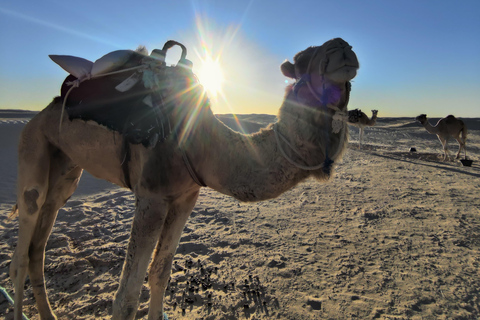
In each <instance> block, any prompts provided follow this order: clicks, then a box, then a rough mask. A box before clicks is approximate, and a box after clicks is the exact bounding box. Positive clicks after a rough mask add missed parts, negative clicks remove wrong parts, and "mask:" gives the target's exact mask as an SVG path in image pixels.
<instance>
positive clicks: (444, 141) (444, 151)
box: [438, 137, 450, 161]
mask: <svg viewBox="0 0 480 320" xmlns="http://www.w3.org/2000/svg"><path fill="white" fill-rule="evenodd" d="M438 139H439V140H440V142H441V143H442V147H443V161H445V160H447V159H448V160H450V157H449V156H448V149H447V139H444V138H441V137H438Z"/></svg>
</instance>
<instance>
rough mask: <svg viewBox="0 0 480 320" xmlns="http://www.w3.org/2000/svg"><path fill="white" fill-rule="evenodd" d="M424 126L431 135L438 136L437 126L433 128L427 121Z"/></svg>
mask: <svg viewBox="0 0 480 320" xmlns="http://www.w3.org/2000/svg"><path fill="white" fill-rule="evenodd" d="M422 125H423V126H424V127H425V129H427V131H428V132H429V133H432V134H437V133H438V128H437V127H436V126H435V127H434V126H432V125H431V124H430V122H429V121H428V120H425V121H424V122H423V123H422Z"/></svg>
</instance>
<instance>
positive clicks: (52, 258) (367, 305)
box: [0, 110, 480, 320]
mask: <svg viewBox="0 0 480 320" xmlns="http://www.w3.org/2000/svg"><path fill="white" fill-rule="evenodd" d="M30 116H31V114H26V113H21V112H19V113H17V114H13V112H10V113H9V112H3V113H0V146H1V151H2V152H1V155H0V170H1V172H0V173H1V175H0V191H1V192H0V197H1V198H0V218H1V219H0V286H3V287H5V288H6V289H7V290H8V291H9V292H10V293H12V292H13V288H12V284H11V282H10V280H9V278H8V266H9V263H10V257H11V254H12V252H13V250H14V248H15V244H16V241H17V219H14V220H13V221H7V220H6V216H7V215H8V213H9V210H10V208H11V205H12V204H13V203H14V202H15V194H14V189H15V179H16V178H15V171H16V154H15V151H16V143H17V141H18V134H19V132H20V130H21V128H22V127H23V125H24V123H25V122H26V121H27V120H28V118H29V117H30ZM379 116H380V117H381V110H380V113H379ZM221 119H223V120H224V122H225V123H227V124H229V125H232V124H233V123H234V121H232V119H231V117H229V116H222V117H221ZM240 119H241V122H242V123H243V124H244V125H245V128H246V130H247V131H256V130H257V129H258V128H259V127H260V126H262V125H263V124H264V123H267V122H269V121H274V117H273V116H258V115H250V116H241V117H240ZM463 120H465V121H466V123H467V125H468V128H469V137H468V142H467V148H468V155H469V157H470V158H471V159H473V160H474V163H473V166H472V167H464V166H462V164H461V163H460V162H459V161H458V160H452V161H448V162H442V161H441V159H440V156H441V145H440V142H439V141H438V139H437V138H436V136H434V135H431V134H428V133H427V132H426V131H425V129H424V128H423V127H421V126H420V125H419V124H418V123H415V122H414V120H413V119H412V118H380V119H379V121H378V123H377V125H376V126H375V127H373V128H367V129H366V134H365V140H364V142H365V144H366V145H365V147H364V148H363V149H362V150H358V146H357V143H356V139H357V137H358V131H357V130H356V129H355V128H351V130H350V132H351V140H352V142H351V143H350V145H349V149H348V152H347V153H346V155H345V157H344V160H343V162H342V163H341V164H340V165H339V166H338V169H337V173H336V175H335V177H334V178H333V179H332V180H331V181H330V182H328V183H325V184H321V183H318V182H316V181H313V180H309V181H307V182H306V183H303V184H301V185H299V186H297V187H296V188H294V189H292V190H290V191H288V192H286V193H285V194H283V195H282V196H281V197H279V198H277V199H275V200H271V201H264V202H260V203H249V204H245V203H240V202H238V201H237V200H234V199H232V198H230V197H227V196H224V195H222V194H219V193H217V192H215V191H213V190H211V189H208V188H205V189H203V190H202V193H201V196H200V198H199V201H198V202H197V205H196V207H195V209H194V211H193V213H192V215H191V217H190V219H189V221H188V223H187V225H186V226H185V229H184V233H183V237H182V239H181V243H180V246H179V248H178V250H177V254H176V256H175V264H174V266H173V268H172V277H171V282H170V287H169V288H168V290H167V293H166V305H165V309H166V312H167V314H168V316H169V318H170V319H252V320H253V319H424V320H425V319H479V318H480V271H479V266H480V197H479V195H480V179H479V177H480V165H479V160H480V119H463ZM431 121H432V123H435V122H436V121H435V120H431ZM450 146H451V147H450V149H451V150H452V151H455V152H456V151H457V148H458V147H457V145H456V142H454V141H451V142H450ZM411 147H415V148H416V150H417V152H415V153H412V152H410V151H409V150H410V148H411ZM82 179H83V180H82V182H81V186H80V188H79V190H78V192H77V193H76V195H75V196H74V197H73V198H72V199H71V200H70V201H69V202H68V203H67V205H66V206H65V208H63V209H61V211H60V213H59V215H58V219H57V222H56V225H55V227H54V230H53V232H52V235H51V237H50V240H49V242H48V245H47V253H46V262H45V274H46V284H47V288H48V291H49V296H50V300H51V302H52V305H53V308H54V310H55V312H56V314H57V316H58V317H59V319H96V318H102V319H103V318H109V314H110V312H111V305H112V299H113V296H114V293H115V290H116V288H117V286H118V280H119V275H120V272H121V268H122V263H123V258H124V255H125V249H126V245H127V241H128V238H129V230H130V225H131V222H132V219H133V211H134V199H133V196H132V195H131V194H130V192H129V191H127V190H123V189H119V188H116V187H113V186H111V185H110V184H108V183H105V182H102V181H99V180H96V179H94V178H92V177H91V176H88V175H84V177H83V178H82ZM187 282H188V285H187ZM26 288H27V290H26V295H25V304H26V306H25V308H24V309H25V313H26V315H27V316H28V317H30V319H39V317H38V315H37V313H36V307H35V304H34V299H33V295H32V291H31V288H30V286H29V282H28V280H27V284H26ZM148 298H149V293H148V288H147V287H146V285H145V286H144V287H143V289H142V293H141V306H140V308H139V311H138V313H137V318H138V319H146V314H147V312H148V306H147V303H148ZM12 310H13V308H12V307H11V306H10V305H9V304H8V302H7V301H6V299H4V298H3V297H1V296H0V318H5V319H12V318H13V317H12Z"/></svg>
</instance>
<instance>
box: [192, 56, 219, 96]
mask: <svg viewBox="0 0 480 320" xmlns="http://www.w3.org/2000/svg"><path fill="white" fill-rule="evenodd" d="M198 79H199V80H200V84H201V85H203V87H204V88H205V90H206V91H208V93H210V94H211V95H212V96H213V97H214V98H215V97H217V94H218V93H220V92H221V91H222V84H223V80H224V79H223V72H222V68H221V66H220V63H219V62H218V60H213V59H212V58H211V57H207V58H206V59H205V60H203V61H202V65H201V66H200V70H199V71H198Z"/></svg>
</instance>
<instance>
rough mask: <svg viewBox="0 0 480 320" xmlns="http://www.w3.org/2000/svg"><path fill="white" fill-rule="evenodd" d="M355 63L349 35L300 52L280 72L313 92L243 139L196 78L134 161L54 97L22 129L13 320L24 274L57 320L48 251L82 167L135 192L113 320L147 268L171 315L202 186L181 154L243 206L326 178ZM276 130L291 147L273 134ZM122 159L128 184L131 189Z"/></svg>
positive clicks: (131, 314)
mask: <svg viewBox="0 0 480 320" xmlns="http://www.w3.org/2000/svg"><path fill="white" fill-rule="evenodd" d="M358 68H359V64H358V60H357V58H356V55H355V53H354V52H353V51H352V50H351V46H350V45H349V44H348V43H347V42H345V41H344V40H342V39H340V38H336V39H332V40H330V41H327V42H326V43H325V44H323V45H322V46H317V47H310V48H307V49H306V50H304V51H302V52H300V53H298V54H297V55H296V56H295V58H294V63H290V62H288V61H287V62H285V63H284V64H283V65H282V68H281V69H282V70H283V72H284V73H285V75H286V76H289V77H293V78H294V79H297V80H299V79H300V78H303V79H304V75H305V74H308V75H309V79H308V81H309V83H308V84H309V85H308V86H307V85H304V84H305V81H303V82H301V83H300V81H297V83H296V84H295V85H293V86H288V87H287V89H286V94H285V99H284V101H283V103H282V106H281V108H280V111H279V114H278V122H276V123H275V124H271V125H270V126H269V127H267V128H265V129H263V130H261V131H260V132H257V133H255V134H252V135H244V134H241V133H238V132H234V131H232V130H231V129H229V128H228V127H227V126H225V125H224V124H223V123H222V122H220V121H219V120H217V119H216V118H215V116H214V114H213V113H212V110H211V109H210V103H209V100H208V98H207V97H206V96H205V92H204V90H203V88H202V87H201V86H200V85H199V84H198V83H194V82H193V83H191V85H189V86H188V87H186V88H185V90H180V91H176V92H175V95H174V96H173V97H170V98H171V101H172V103H173V104H175V109H173V110H172V111H171V112H170V113H169V115H168V116H169V117H170V120H171V123H172V124H175V127H176V129H175V134H172V135H170V136H168V137H167V138H166V139H165V141H162V142H159V143H157V144H156V145H155V146H145V145H143V144H133V143H128V148H129V152H130V156H129V157H128V159H125V148H124V146H123V144H124V139H123V137H122V134H121V133H120V132H118V131H113V130H111V129H109V128H107V127H105V126H102V125H100V124H98V123H96V122H94V121H91V120H90V121H84V120H81V119H69V118H68V116H67V115H65V116H63V117H62V118H61V114H62V102H63V101H62V98H61V97H58V98H55V99H54V100H53V102H52V103H50V105H48V106H47V107H46V108H45V109H44V110H43V111H41V112H40V113H39V114H38V115H36V116H35V117H34V118H33V119H32V120H31V121H30V122H29V123H28V124H27V125H26V126H25V128H24V130H23V132H22V134H21V138H20V143H19V154H18V155H19V156H18V185H17V194H18V196H17V206H18V214H19V220H18V221H19V231H18V244H17V247H16V250H15V253H14V255H13V257H12V262H11V265H10V277H11V279H12V281H13V283H14V286H15V306H14V309H15V315H14V316H15V320H20V319H21V318H22V302H23V295H24V283H25V278H26V276H27V273H28V275H29V277H30V283H31V285H32V287H33V293H34V296H35V300H36V304H37V309H38V312H39V315H40V319H42V320H46V319H49V320H51V319H56V317H55V315H54V312H53V310H52V308H51V306H50V303H49V300H48V297H47V290H46V286H45V278H44V257H45V246H46V242H47V240H48V237H49V235H50V233H51V230H52V227H53V224H54V222H55V219H56V216H57V212H58V210H59V208H61V207H62V206H63V205H64V204H65V202H66V201H67V200H68V199H69V197H70V196H71V195H72V194H73V192H74V191H75V189H76V187H77V184H78V182H79V179H80V176H81V174H82V171H83V170H87V171H88V172H90V173H91V174H92V175H93V176H95V177H97V178H100V179H105V180H108V181H110V182H112V183H114V184H117V185H119V186H121V187H129V186H130V188H131V190H132V192H133V193H134V194H135V197H136V210H135V216H134V221H133V224H132V229H131V236H130V240H129V243H128V248H127V254H126V258H125V262H124V266H123V271H122V274H121V277H120V284H119V287H118V290H117V292H116V294H115V298H114V302H113V310H112V319H115V320H127V319H134V318H135V316H136V313H137V309H138V306H139V294H140V290H141V287H142V284H143V281H144V279H145V274H146V272H147V270H148V284H149V287H150V306H149V312H148V319H149V320H154V319H155V320H158V319H163V299H164V290H165V288H166V286H167V282H168V279H169V276H170V271H171V266H172V261H173V257H174V255H175V250H176V248H177V245H178V243H179V239H180V236H181V233H182V230H183V228H184V225H185V223H186V221H187V218H188V217H189V215H190V213H191V212H192V209H193V207H194V206H195V202H196V200H197V198H198V195H199V190H200V188H201V186H200V185H198V184H197V183H196V182H195V181H194V180H193V178H192V175H191V172H189V170H188V169H187V166H186V165H185V161H184V153H183V152H185V154H186V155H188V159H189V160H190V163H191V165H192V167H193V168H194V169H195V172H196V174H197V175H198V176H199V178H201V179H202V180H203V181H204V183H205V184H206V185H207V186H208V187H210V188H212V189H214V190H216V191H218V192H220V193H223V194H225V195H229V196H232V197H235V198H236V199H238V200H240V201H261V200H265V199H271V198H275V197H277V196H279V195H280V194H282V193H283V192H285V191H287V190H289V189H290V188H292V187H294V186H295V185H296V184H298V183H299V182H301V181H303V180H305V179H306V178H308V177H315V178H317V179H319V180H326V179H328V178H329V177H330V176H331V175H332V172H333V169H334V167H335V166H336V165H337V163H338V162H339V160H340V159H341V156H342V154H343V152H344V150H345V148H346V145H347V137H348V126H347V124H346V121H343V122H342V127H341V130H340V132H338V133H333V132H332V130H331V125H332V123H333V122H334V121H335V120H332V118H333V117H334V116H335V115H339V116H338V117H337V118H342V117H343V119H346V114H347V104H348V99H349V91H350V80H351V79H353V78H354V77H355V76H356V73H357V69H358ZM292 71H293V72H292ZM310 87H311V88H313V90H314V91H315V92H312V90H311V89H310ZM316 96H319V97H321V101H319V100H318V99H317V98H316ZM60 122H61V124H62V129H61V132H60V133H59V123H60ZM276 133H277V135H276ZM279 135H281V136H282V137H284V138H285V140H278V139H276V137H278V136H279ZM287 142H288V144H287ZM280 149H281V150H283V151H284V153H283V154H282V153H281V152H280ZM286 157H287V158H288V160H287V158H286ZM124 162H126V170H127V174H128V176H129V181H130V184H127V183H126V182H125V167H124V168H122V166H124V165H125V163H124ZM297 164H298V165H297ZM319 164H320V166H318V165H319ZM300 167H302V168H305V167H307V169H302V168H300ZM317 167H318V168H317ZM151 259H152V260H151ZM150 260H151V263H150V267H149V262H150Z"/></svg>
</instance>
